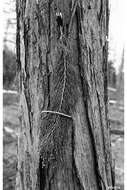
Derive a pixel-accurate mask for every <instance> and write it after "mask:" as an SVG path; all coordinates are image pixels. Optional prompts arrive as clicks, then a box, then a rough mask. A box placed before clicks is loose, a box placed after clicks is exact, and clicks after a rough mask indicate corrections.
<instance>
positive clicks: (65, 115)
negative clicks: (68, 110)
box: [41, 110, 72, 118]
mask: <svg viewBox="0 0 127 190" xmlns="http://www.w3.org/2000/svg"><path fill="white" fill-rule="evenodd" d="M42 113H52V114H58V115H62V116H64V117H68V118H72V117H71V116H70V115H67V114H65V113H61V112H57V111H50V110H43V111H42V112H41V114H42Z"/></svg>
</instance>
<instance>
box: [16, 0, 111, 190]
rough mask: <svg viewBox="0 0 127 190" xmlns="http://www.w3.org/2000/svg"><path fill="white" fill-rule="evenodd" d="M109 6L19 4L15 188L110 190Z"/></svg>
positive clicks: (42, 0)
mask: <svg viewBox="0 0 127 190" xmlns="http://www.w3.org/2000/svg"><path fill="white" fill-rule="evenodd" d="M107 2H108V1H104V0H98V1H92V0H91V1H90V0H89V1H86V0H79V1H77V0H64V1H62V0H49V1H47V0H38V1H35V0H33V1H29V0H26V1H19V2H17V17H18V19H17V21H18V24H17V50H18V51H17V56H18V59H17V60H18V62H19V63H21V67H19V68H20V84H21V85H20V89H21V98H20V100H21V106H20V114H21V115H20V120H21V126H20V135H19V141H18V173H17V189H20V190H25V189H26V190H28V189H31V190H35V189H36V190H39V189H40V190H42V189H44V190H57V189H58V190H69V189H70V190H73V189H75V190H84V189H85V190H90V189H94V190H95V189H97V190H98V189H108V186H113V179H112V169H111V165H112V164H111V154H110V136H109V127H108V122H107V92H106V88H107V84H106V82H107V79H106V65H107V41H106V36H107V35H108V34H107V31H108V4H107ZM58 12H61V14H62V19H63V26H60V27H62V28H59V26H58V23H57V20H58V19H57V14H56V13H58ZM58 30H59V31H58ZM19 41H20V42H19ZM105 94H106V95H105ZM48 110H50V112H49V113H48V112H47V111H48ZM45 111H46V112H45ZM56 112H60V113H63V114H66V115H68V116H69V117H66V116H63V115H60V114H57V113H56Z"/></svg>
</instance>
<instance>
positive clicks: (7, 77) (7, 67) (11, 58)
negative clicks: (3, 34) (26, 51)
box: [3, 46, 16, 89]
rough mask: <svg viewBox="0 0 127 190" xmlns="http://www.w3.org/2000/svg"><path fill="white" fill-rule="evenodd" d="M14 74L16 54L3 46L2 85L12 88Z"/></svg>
mask: <svg viewBox="0 0 127 190" xmlns="http://www.w3.org/2000/svg"><path fill="white" fill-rule="evenodd" d="M15 76H16V55H15V54H14V53H13V52H12V51H11V50H9V49H8V47H7V46H5V48H4V50H3V87H4V88H5V89H10V88H12V86H13V84H14V79H15Z"/></svg>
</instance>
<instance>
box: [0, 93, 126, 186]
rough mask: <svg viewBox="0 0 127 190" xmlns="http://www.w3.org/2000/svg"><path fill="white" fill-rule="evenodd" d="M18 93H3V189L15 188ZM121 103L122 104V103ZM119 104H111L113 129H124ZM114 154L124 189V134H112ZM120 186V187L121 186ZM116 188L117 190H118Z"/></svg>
mask: <svg viewBox="0 0 127 190" xmlns="http://www.w3.org/2000/svg"><path fill="white" fill-rule="evenodd" d="M18 104H19V97H18V95H17V94H12V93H6V92H4V94H3V186H4V187H3V190H14V189H15V179H16V168H17V135H18V126H19V121H18ZM120 105H121V104H120ZM120 105H118V104H113V105H110V107H109V118H110V120H111V122H110V125H111V129H112V130H117V131H119V130H121V131H123V130H124V110H123V105H122V108H121V106H120ZM111 145H112V155H113V158H114V159H115V177H116V186H117V187H118V188H117V189H118V190H123V189H124V135H123V133H120V134H116V133H115V132H112V134H111ZM119 187H120V188H119ZM117 189H116V190H117Z"/></svg>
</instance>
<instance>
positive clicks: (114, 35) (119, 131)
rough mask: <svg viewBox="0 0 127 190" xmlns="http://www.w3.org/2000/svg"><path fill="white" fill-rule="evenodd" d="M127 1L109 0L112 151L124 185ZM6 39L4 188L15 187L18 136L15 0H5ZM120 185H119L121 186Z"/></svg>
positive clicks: (118, 173) (120, 184)
mask: <svg viewBox="0 0 127 190" xmlns="http://www.w3.org/2000/svg"><path fill="white" fill-rule="evenodd" d="M125 2H126V0H122V1H121V0H110V1H109V8H110V20H109V39H108V41H109V56H108V93H109V120H110V127H111V145H112V155H113V159H114V162H115V177H116V185H117V186H118V187H120V189H121V190H123V189H124V57H125V52H124V47H125V45H126V44H124V43H125V36H126V34H125V31H126V30H125V23H124V22H122V20H123V19H124V18H125V11H126V10H125V7H126V5H125ZM3 14H4V16H3V19H4V39H3V185H4V187H3V189H4V190H13V189H15V179H16V165H17V136H18V127H19V121H18V106H19V94H18V90H17V88H18V85H17V83H18V81H17V77H16V54H15V53H16V43H15V40H16V12H15V0H4V8H3ZM118 189H119V188H118Z"/></svg>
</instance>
